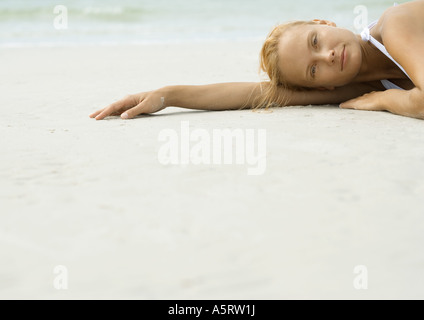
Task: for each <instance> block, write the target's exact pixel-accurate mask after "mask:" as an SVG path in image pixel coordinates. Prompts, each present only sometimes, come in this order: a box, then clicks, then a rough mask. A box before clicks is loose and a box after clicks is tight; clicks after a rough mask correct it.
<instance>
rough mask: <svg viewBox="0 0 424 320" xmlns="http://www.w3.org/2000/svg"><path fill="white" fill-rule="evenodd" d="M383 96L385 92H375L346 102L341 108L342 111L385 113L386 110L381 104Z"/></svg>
mask: <svg viewBox="0 0 424 320" xmlns="http://www.w3.org/2000/svg"><path fill="white" fill-rule="evenodd" d="M382 95H384V91H373V92H370V93H366V94H364V95H363V96H360V97H358V98H355V99H351V100H348V101H345V102H343V103H341V104H340V105H339V107H340V108H342V109H355V110H370V111H384V110H386V109H385V108H384V107H383V104H382V103H381V102H382V100H381V97H382Z"/></svg>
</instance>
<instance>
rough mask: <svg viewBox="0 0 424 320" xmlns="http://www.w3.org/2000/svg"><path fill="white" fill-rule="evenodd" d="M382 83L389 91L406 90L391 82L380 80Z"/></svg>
mask: <svg viewBox="0 0 424 320" xmlns="http://www.w3.org/2000/svg"><path fill="white" fill-rule="evenodd" d="M380 82H381V84H382V85H383V86H384V88H386V90H389V89H400V90H404V89H403V88H401V87H399V86H398V85H396V84H394V83H393V82H391V81H389V80H380Z"/></svg>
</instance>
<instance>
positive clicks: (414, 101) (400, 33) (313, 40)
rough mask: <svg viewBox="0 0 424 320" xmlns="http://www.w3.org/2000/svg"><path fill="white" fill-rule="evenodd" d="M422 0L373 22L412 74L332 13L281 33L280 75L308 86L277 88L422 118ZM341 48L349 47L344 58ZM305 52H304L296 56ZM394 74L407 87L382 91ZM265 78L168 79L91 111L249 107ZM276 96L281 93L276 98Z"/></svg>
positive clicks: (293, 95)
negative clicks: (154, 87)
mask: <svg viewBox="0 0 424 320" xmlns="http://www.w3.org/2000/svg"><path fill="white" fill-rule="evenodd" d="M423 18H424V0H420V1H413V2H408V3H405V4H402V5H399V6H396V7H391V8H389V9H387V10H386V11H385V12H384V13H383V15H382V16H381V17H380V19H379V20H378V23H377V24H376V25H375V26H374V27H373V28H372V29H371V35H372V36H373V37H374V38H376V39H377V40H378V41H379V42H380V43H382V44H383V45H384V46H385V47H386V49H387V51H388V52H389V53H390V55H391V56H392V57H393V58H394V59H395V60H396V61H397V62H398V63H399V64H400V65H401V66H402V67H403V68H404V69H405V71H406V72H407V73H408V75H409V76H410V78H411V80H410V79H408V77H407V76H406V75H405V74H404V73H403V72H402V71H401V70H400V69H399V68H398V67H397V66H396V65H395V64H394V63H393V62H392V61H391V60H390V59H389V58H387V57H386V56H385V55H384V54H382V53H381V52H380V51H379V50H378V49H376V48H375V47H374V46H373V45H372V44H371V43H370V42H366V41H363V40H362V39H361V37H360V35H355V34H354V33H352V32H351V31H349V30H347V29H342V28H338V27H336V25H335V24H334V23H333V22H331V21H327V20H318V19H317V20H314V24H312V25H301V26H296V27H292V28H290V29H289V30H288V31H287V32H286V33H285V34H284V35H283V36H282V37H281V39H280V42H279V57H280V58H282V59H280V60H281V61H284V62H282V63H281V65H280V68H281V72H282V73H283V75H284V76H285V77H286V78H287V79H290V81H291V84H292V85H296V86H302V87H308V88H313V90H308V91H291V90H285V89H283V88H281V89H279V94H281V95H288V96H289V99H288V101H287V104H286V105H287V106H289V105H310V104H313V105H322V104H340V107H341V108H344V109H356V110H370V111H389V112H391V113H394V114H398V115H402V116H407V117H413V118H418V119H424V72H423V71H424V54H423V53H424V41H423V39H424V19H423ZM343 49H344V50H345V52H346V55H345V56H346V61H345V63H344V66H343V67H342V64H341V62H342V61H341V54H342V52H343ZM299 57H300V58H299ZM381 79H389V80H390V81H392V82H393V83H395V84H397V85H398V86H400V87H401V88H403V89H405V90H398V89H390V90H384V87H383V86H382V85H381V83H380V81H379V80H381ZM268 85H269V83H268V82H261V83H254V82H229V83H217V84H210V85H199V86H187V85H182V86H166V87H163V88H160V89H157V90H153V91H149V92H141V93H137V94H133V95H129V96H127V97H125V98H123V99H121V100H119V101H117V102H115V103H112V104H111V105H109V106H107V107H106V108H102V109H100V110H97V111H96V112H94V113H92V114H91V115H90V117H91V118H95V119H96V120H102V119H104V118H105V117H107V116H121V118H122V119H131V118H134V117H136V116H137V115H139V114H147V113H154V112H158V111H160V110H162V109H164V108H166V107H168V106H175V107H182V108H189V109H197V110H216V111H218V110H237V109H241V108H251V107H252V105H253V101H254V99H255V98H256V97H258V96H260V95H261V92H262V89H263V88H264V87H265V86H268ZM276 98H277V97H276Z"/></svg>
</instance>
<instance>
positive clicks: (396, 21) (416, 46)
mask: <svg viewBox="0 0 424 320" xmlns="http://www.w3.org/2000/svg"><path fill="white" fill-rule="evenodd" d="M380 20H381V21H379V24H380V28H379V31H380V36H381V42H382V43H383V45H384V46H385V47H386V49H387V51H388V52H389V53H390V55H391V56H392V57H393V58H394V59H395V60H396V61H397V62H398V63H400V65H402V67H403V68H404V69H405V70H406V72H407V73H408V75H409V76H410V77H411V80H412V81H413V82H414V84H415V85H416V86H418V85H421V86H424V74H423V75H421V74H420V73H419V72H418V71H419V70H423V68H424V56H423V55H422V52H424V41H423V40H424V0H421V1H413V2H407V3H404V4H402V5H399V6H396V7H392V8H390V9H388V10H386V11H385V12H384V14H383V16H382V17H381V19H380Z"/></svg>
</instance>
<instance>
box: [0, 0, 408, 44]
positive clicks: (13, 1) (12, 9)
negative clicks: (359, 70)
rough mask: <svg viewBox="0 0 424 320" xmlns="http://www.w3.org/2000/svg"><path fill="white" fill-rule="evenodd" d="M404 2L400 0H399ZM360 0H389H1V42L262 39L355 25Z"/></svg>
mask: <svg viewBox="0 0 424 320" xmlns="http://www.w3.org/2000/svg"><path fill="white" fill-rule="evenodd" d="M400 2H402V1H400ZM59 3H60V5H64V6H65V7H66V8H67V16H68V18H67V20H68V21H67V22H68V24H67V28H66V29H56V28H55V27H54V21H55V18H56V17H57V16H58V13H57V14H55V13H54V8H55V6H56V5H58V4H59ZM357 5H365V6H366V8H367V10H368V17H369V20H370V21H371V20H374V19H378V17H379V16H380V15H381V13H382V12H383V11H384V10H385V9H386V8H388V7H390V6H392V5H393V2H392V1H389V0H373V1H367V3H363V1H359V0H353V1H348V0H342V1H330V0H321V1H319V2H318V1H315V0H298V1H295V2H294V1H283V0H263V1H260V2H259V1H255V0H231V1H227V0H144V1H132V0H122V1H116V0H102V1H101V0H89V1H83V0H72V1H71V0H64V1H61V2H58V1H57V0H2V1H0V46H2V47H11V46H40V45H53V46H54V45H79V44H94V45H95V44H117V45H119V44H133V43H137V44H148V43H180V42H198V41H213V40H229V41H234V40H260V39H264V38H265V36H266V34H267V33H268V32H269V31H270V29H271V28H272V26H274V25H276V24H278V23H281V22H285V21H289V20H298V19H302V20H306V19H313V18H323V19H329V20H332V21H334V22H336V23H337V25H339V26H342V27H345V28H348V29H350V30H352V31H359V30H355V28H354V20H355V13H354V8H355V7H356V6H357Z"/></svg>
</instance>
